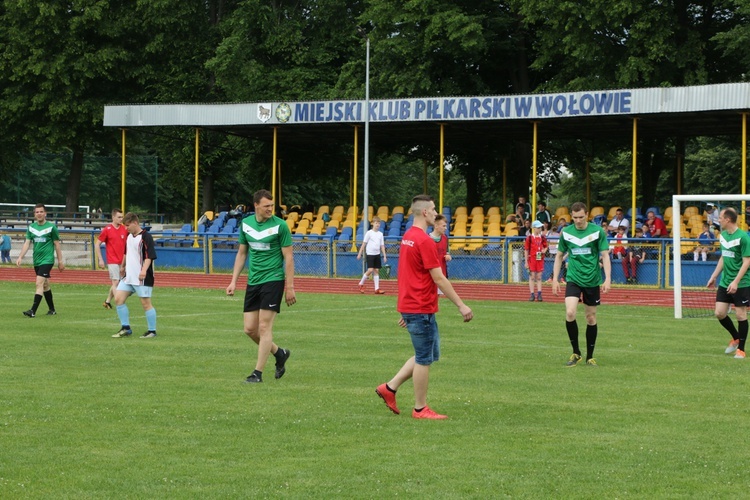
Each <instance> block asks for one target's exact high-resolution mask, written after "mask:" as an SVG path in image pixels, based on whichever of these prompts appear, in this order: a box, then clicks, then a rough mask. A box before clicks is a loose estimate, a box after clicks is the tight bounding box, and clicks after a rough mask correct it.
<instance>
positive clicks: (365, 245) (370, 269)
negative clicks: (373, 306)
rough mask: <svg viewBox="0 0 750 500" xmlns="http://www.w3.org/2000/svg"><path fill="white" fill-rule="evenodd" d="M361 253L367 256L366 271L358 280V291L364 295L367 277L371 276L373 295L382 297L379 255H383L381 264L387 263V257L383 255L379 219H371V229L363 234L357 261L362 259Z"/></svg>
mask: <svg viewBox="0 0 750 500" xmlns="http://www.w3.org/2000/svg"><path fill="white" fill-rule="evenodd" d="M362 252H365V253H366V255H367V271H365V274H363V275H362V279H361V280H359V291H360V293H365V281H366V280H367V277H368V276H370V275H372V281H373V283H374V284H375V294H376V295H382V294H384V293H385V292H384V291H383V290H381V289H380V268H381V266H382V264H381V261H380V255H381V254H382V255H383V262H388V257H387V256H386V254H385V239H384V238H383V233H381V232H380V219H379V218H377V217H373V218H372V229H370V230H369V231H367V232H366V233H365V238H364V240H362V245H361V246H360V247H359V253H358V254H357V260H360V259H361V258H362Z"/></svg>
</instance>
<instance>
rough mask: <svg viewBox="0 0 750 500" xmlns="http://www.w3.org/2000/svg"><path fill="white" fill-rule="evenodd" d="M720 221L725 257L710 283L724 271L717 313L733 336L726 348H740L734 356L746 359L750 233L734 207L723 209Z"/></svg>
mask: <svg viewBox="0 0 750 500" xmlns="http://www.w3.org/2000/svg"><path fill="white" fill-rule="evenodd" d="M719 224H720V225H721V229H722V231H721V235H719V244H720V245H721V259H719V262H718V263H717V264H716V269H714V272H713V273H711V277H710V278H709V280H708V286H709V287H710V286H712V285H714V284H716V280H717V278H718V277H719V274H721V281H720V282H719V288H718V289H717V290H716V307H715V309H714V314H715V315H716V319H718V320H719V323H721V326H723V327H724V328H725V329H726V330H727V331H728V332H729V334H730V335H731V336H732V340H731V342H729V345H728V346H727V348H726V349H725V350H724V352H725V353H727V354H731V353H733V352H735V351H737V352H736V353H735V355H734V357H735V358H738V359H744V358H745V341H746V340H747V331H748V324H747V307H748V304H749V303H750V274H748V273H747V269H748V267H750V236H748V234H747V233H746V232H745V231H743V230H742V229H740V228H739V227H738V226H737V212H736V211H735V210H734V209H733V208H725V209H724V210H722V211H721V215H720V216H719ZM722 271H723V272H722ZM730 304H734V312H735V315H736V316H737V327H736V328H735V326H734V323H732V319H731V318H730V317H729V316H727V313H728V312H729V306H730Z"/></svg>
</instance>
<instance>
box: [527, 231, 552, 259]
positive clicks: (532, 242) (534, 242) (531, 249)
mask: <svg viewBox="0 0 750 500" xmlns="http://www.w3.org/2000/svg"><path fill="white" fill-rule="evenodd" d="M523 247H524V248H525V249H526V251H527V252H528V253H527V255H528V256H529V260H537V259H536V254H537V252H541V253H544V252H545V251H546V250H547V237H546V236H544V235H543V234H540V235H538V236H537V235H536V234H530V235H528V236H527V237H526V241H524V242H523ZM542 258H544V256H542Z"/></svg>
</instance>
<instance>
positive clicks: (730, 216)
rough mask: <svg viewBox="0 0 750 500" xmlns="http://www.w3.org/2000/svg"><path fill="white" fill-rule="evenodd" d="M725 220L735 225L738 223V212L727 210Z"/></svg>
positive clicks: (731, 209)
mask: <svg viewBox="0 0 750 500" xmlns="http://www.w3.org/2000/svg"><path fill="white" fill-rule="evenodd" d="M724 218H725V219H728V220H729V222H731V223H732V224H735V223H736V222H737V212H736V211H735V209H733V208H732V207H728V208H725V209H724Z"/></svg>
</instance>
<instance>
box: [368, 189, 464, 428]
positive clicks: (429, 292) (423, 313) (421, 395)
mask: <svg viewBox="0 0 750 500" xmlns="http://www.w3.org/2000/svg"><path fill="white" fill-rule="evenodd" d="M411 209H412V213H413V214H414V223H413V225H412V227H411V228H410V229H409V230H408V231H406V233H404V236H403V238H402V240H401V250H400V251H399V262H398V306H397V308H398V312H400V313H401V319H400V320H399V325H400V326H402V327H406V329H407V330H408V331H409V335H410V336H411V341H412V345H413V346H414V356H412V357H411V358H409V359H408V360H407V361H406V363H405V364H404V366H403V367H401V369H400V370H399V371H398V373H397V374H396V375H395V376H394V377H393V378H392V379H391V380H390V381H389V382H388V383H385V384H380V385H379V386H378V387H377V389H375V392H376V393H377V394H378V396H380V397H381V398H383V401H385V404H386V405H388V408H390V410H391V411H392V412H393V413H396V414H398V413H400V410H399V409H398V406H396V391H397V390H398V388H399V386H401V384H403V383H404V382H406V381H407V380H409V379H410V378H414V411H413V412H412V417H414V418H426V419H434V420H440V419H445V418H448V417H447V416H446V415H440V414H438V413H435V412H434V411H432V410H431V409H430V408H429V407H428V406H427V385H428V382H429V377H430V365H431V364H432V363H433V362H435V361H437V360H438V359H439V358H440V335H439V334H438V328H437V322H436V321H435V313H436V312H437V311H438V294H437V289H438V287H439V288H440V290H442V292H443V293H444V294H445V296H446V297H448V298H449V299H450V300H451V302H453V303H454V304H455V305H456V307H458V311H459V312H460V313H461V315H462V316H463V318H464V321H465V322H466V321H471V319H472V318H473V317H474V313H473V312H472V311H471V309H470V308H469V306H467V305H466V304H464V303H463V301H462V300H461V298H460V297H459V296H458V294H457V293H456V292H455V290H453V285H451V283H450V281H448V278H446V277H445V275H443V270H442V267H441V262H440V258H439V257H438V253H437V246H436V245H435V242H434V241H432V238H430V236H429V235H428V234H427V226H431V225H434V223H435V217H436V216H437V212H436V211H435V202H434V201H433V200H432V198H431V197H429V196H428V195H418V196H415V197H414V199H413V200H412V205H411Z"/></svg>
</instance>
